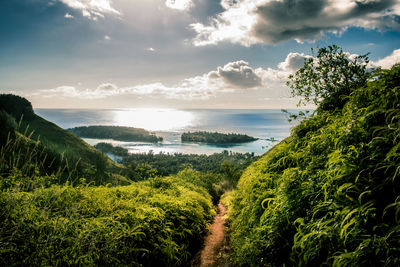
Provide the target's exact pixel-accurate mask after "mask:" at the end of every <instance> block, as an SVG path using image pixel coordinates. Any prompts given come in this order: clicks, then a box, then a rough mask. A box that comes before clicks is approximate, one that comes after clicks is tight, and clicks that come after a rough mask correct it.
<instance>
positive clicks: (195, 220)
mask: <svg viewBox="0 0 400 267" xmlns="http://www.w3.org/2000/svg"><path fill="white" fill-rule="evenodd" d="M0 205H1V207H2V209H1V210H0V225H1V226H0V265H2V266H19V265H27V264H29V265H36V266H43V265H46V266H50V265H51V266H54V265H92V266H93V265H103V266H104V265H107V266H122V265H124V266H173V265H176V266H179V265H184V264H185V263H186V262H187V261H188V260H189V259H190V258H191V255H192V254H193V253H194V252H195V251H196V250H197V249H198V248H199V246H200V245H201V241H202V239H203V236H204V234H205V233H206V231H207V226H208V224H209V223H210V221H211V219H212V218H213V216H214V214H215V211H214V209H213V206H212V203H211V198H210V196H209V195H208V193H207V192H206V191H205V190H204V189H203V188H201V187H198V186H195V185H193V184H191V183H189V182H185V181H183V180H182V179H180V178H176V177H166V178H155V179H151V180H149V181H145V182H139V183H135V184H133V185H130V186H125V187H124V186H119V187H114V188H108V187H104V186H99V187H91V186H87V185H81V186H79V187H71V186H70V185H64V186H59V185H53V186H51V187H49V188H39V189H36V190H34V191H33V192H30V193H24V192H20V193H18V192H14V193H12V192H10V191H8V192H2V193H0Z"/></svg>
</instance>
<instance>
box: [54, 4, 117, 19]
mask: <svg viewBox="0 0 400 267" xmlns="http://www.w3.org/2000/svg"><path fill="white" fill-rule="evenodd" d="M60 1H61V2H62V3H64V4H65V5H67V6H69V7H70V8H73V9H78V10H80V11H81V12H82V16H84V17H87V18H90V19H93V20H97V19H98V18H103V17H104V15H105V14H114V15H120V14H121V13H120V12H119V11H118V10H116V9H114V8H113V7H112V0H60Z"/></svg>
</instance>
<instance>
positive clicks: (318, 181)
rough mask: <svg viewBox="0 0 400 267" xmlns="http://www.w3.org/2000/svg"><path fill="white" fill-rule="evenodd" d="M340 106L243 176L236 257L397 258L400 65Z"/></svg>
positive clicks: (298, 130)
mask: <svg viewBox="0 0 400 267" xmlns="http://www.w3.org/2000/svg"><path fill="white" fill-rule="evenodd" d="M341 105H342V108H340V109H336V110H332V109H327V110H323V109H319V110H318V113H317V114H315V115H314V116H312V117H311V118H309V119H306V120H304V121H302V122H301V123H300V125H298V126H297V127H295V128H294V129H293V130H292V134H291V136H290V137H289V138H287V139H286V140H284V141H282V142H281V143H280V144H278V145H277V146H275V147H274V148H273V149H272V150H271V151H269V152H268V153H267V154H266V155H265V156H263V157H262V158H261V159H259V160H258V161H257V162H255V163H253V164H252V165H251V166H250V167H249V168H248V169H247V170H246V171H245V172H244V174H243V175H242V177H241V179H240V181H239V183H238V189H237V191H236V192H235V193H234V194H233V197H232V201H231V206H230V209H229V217H230V224H231V228H232V234H231V245H232V247H233V249H234V255H233V256H234V260H235V262H236V263H237V264H238V265H241V266H281V265H286V266H288V265H289V266H290V265H295V266H321V265H328V266H329V265H336V266H398V265H399V264H400V263H399V261H400V218H399V216H398V215H399V212H400V182H399V181H400V65H399V64H398V65H395V66H394V67H393V68H392V69H391V70H390V71H389V70H388V71H380V72H378V73H377V75H375V77H374V78H373V79H372V81H370V82H368V83H367V85H366V86H364V87H361V88H355V89H354V90H353V91H352V93H351V95H350V96H349V97H347V101H345V102H342V103H341Z"/></svg>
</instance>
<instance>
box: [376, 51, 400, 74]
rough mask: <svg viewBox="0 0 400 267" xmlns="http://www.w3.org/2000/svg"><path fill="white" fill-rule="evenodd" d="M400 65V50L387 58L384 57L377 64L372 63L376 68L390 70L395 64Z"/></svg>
mask: <svg viewBox="0 0 400 267" xmlns="http://www.w3.org/2000/svg"><path fill="white" fill-rule="evenodd" d="M396 63H400V49H396V50H394V51H393V52H392V54H390V55H389V56H387V57H384V58H382V59H380V60H378V61H376V62H372V64H373V65H374V66H377V67H382V68H383V69H390V68H391V67H392V66H393V65H394V64H396Z"/></svg>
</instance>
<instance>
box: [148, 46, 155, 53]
mask: <svg viewBox="0 0 400 267" xmlns="http://www.w3.org/2000/svg"><path fill="white" fill-rule="evenodd" d="M146 50H147V51H150V52H155V51H156V50H155V49H154V48H153V47H148V48H146Z"/></svg>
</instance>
